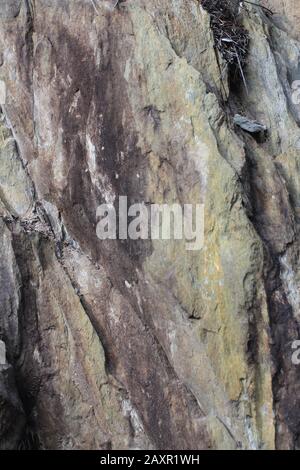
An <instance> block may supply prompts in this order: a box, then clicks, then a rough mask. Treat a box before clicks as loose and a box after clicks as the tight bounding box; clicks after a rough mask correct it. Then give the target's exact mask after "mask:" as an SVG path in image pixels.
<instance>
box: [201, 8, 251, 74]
mask: <svg viewBox="0 0 300 470" xmlns="http://www.w3.org/2000/svg"><path fill="white" fill-rule="evenodd" d="M200 2H201V5H202V7H203V8H204V9H205V10H207V11H208V13H209V14H210V17H211V28H212V31H213V34H214V39H215V46H216V48H217V49H218V51H219V52H220V54H221V55H222V57H223V59H224V60H225V61H226V62H227V63H228V64H229V65H230V66H232V67H234V68H235V69H236V68H238V69H239V70H240V72H241V74H243V72H242V68H243V66H244V65H245V64H246V59H247V54H248V50H249V35H248V33H247V31H246V30H245V29H244V28H243V27H242V26H241V24H240V22H239V19H238V11H237V10H238V5H239V2H238V1H236V0H202V1H201V0H200Z"/></svg>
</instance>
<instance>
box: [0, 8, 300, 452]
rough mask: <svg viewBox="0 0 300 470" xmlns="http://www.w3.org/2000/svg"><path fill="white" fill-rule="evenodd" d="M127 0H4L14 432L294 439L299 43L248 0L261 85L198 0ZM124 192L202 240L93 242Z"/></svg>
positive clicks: (257, 444) (297, 430) (2, 420)
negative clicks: (187, 207) (197, 227)
mask: <svg viewBox="0 0 300 470" xmlns="http://www.w3.org/2000/svg"><path fill="white" fill-rule="evenodd" d="M112 3H116V2H103V1H100V0H98V1H96V0H95V1H94V2H92V1H89V0H75V1H74V0H72V1H71V0H51V1H49V0H35V1H34V0H33V1H31V0H28V1H24V2H21V1H17V0H9V1H8V0H5V1H4V0H3V1H1V2H0V83H1V84H2V85H1V86H2V90H5V93H4V91H2V96H3V95H4V94H5V102H3V103H2V105H1V109H2V111H1V122H0V215H1V220H0V228H1V230H0V247H1V258H0V279H1V282H0V348H1V349H0V359H1V360H0V405H1V406H0V409H1V412H0V447H1V448H7V449H11V448H19V449H22V448H38V449H209V448H215V449H274V448H278V449H295V448H300V439H299V436H300V403H299V397H300V366H297V365H294V364H293V362H292V355H293V349H292V344H293V342H294V341H295V340H298V339H300V338H299V334H300V331H299V322H300V294H299V292H300V290H299V282H300V271H299V264H300V260H299V256H300V244H299V221H300V178H299V171H300V129H299V123H300V108H299V104H298V103H297V100H295V87H294V83H295V81H297V80H300V72H299V57H300V43H299V42H297V40H296V36H294V35H290V34H289V33H288V32H286V31H288V29H287V30H284V29H282V28H281V27H280V25H279V24H278V22H277V21H275V20H274V18H272V17H269V16H267V15H266V14H265V13H264V12H263V10H262V9H261V8H260V7H259V6H255V5H251V4H249V3H244V4H243V5H242V6H241V8H240V12H239V16H238V21H239V22H240V24H241V25H242V26H243V28H245V30H246V31H247V32H248V34H249V38H250V50H249V54H248V59H247V66H246V67H245V69H244V75H245V77H244V81H245V82H246V85H247V90H246V88H245V84H244V81H243V80H242V77H241V76H240V75H239V73H238V72H237V71H235V73H232V71H230V70H229V68H228V67H227V66H226V63H225V61H224V59H222V57H221V56H220V55H219V54H218V53H217V52H216V49H215V47H214V37H213V32H212V30H211V27H210V16H209V13H208V12H207V11H206V10H204V9H203V8H202V7H201V2H198V1H196V0H189V1H187V0H170V1H168V2H166V1H165V0H152V1H151V2H149V1H146V0H126V1H119V2H118V5H116V6H115V7H114V8H111V4H112ZM278 3H280V2H276V1H275V0H274V1H273V0H272V1H271V0H270V1H269V2H268V6H270V7H273V6H274V10H276V9H277V5H278ZM281 3H284V4H285V7H286V8H287V7H290V6H295V2H294V1H293V0H290V1H288V0H287V1H285V2H281ZM265 4H266V3H265ZM112 6H113V5H112ZM297 11H298V10H297V7H295V15H294V16H293V18H292V20H293V21H296V20H295V18H296V17H297V14H296V13H297ZM294 26H296V23H294ZM221 77H222V78H221ZM2 100H3V98H2ZM3 101H4V100H3ZM236 114H240V115H242V116H245V115H246V116H247V117H248V118H249V119H250V120H252V121H254V122H255V121H257V122H260V123H264V125H265V126H266V128H267V133H266V135H265V137H264V138H263V139H258V138H256V137H255V135H250V134H248V133H246V132H244V131H242V130H241V129H239V128H238V127H236V126H235V125H234V115H236ZM121 195H126V196H128V199H129V201H130V203H133V202H140V201H145V202H146V203H147V204H153V203H157V204H163V203H164V204H172V203H175V202H179V203H191V204H200V203H201V204H204V208H205V237H204V247H203V248H202V250H200V251H187V250H186V246H185V242H184V241H179V240H171V241H163V240H152V241H150V240H139V241H134V240H131V241H129V240H125V241H124V240H106V241H100V240H99V239H98V238H97V235H96V224H97V218H96V209H97V207H98V206H99V205H100V204H101V203H104V202H106V203H116V202H117V200H118V197H119V196H121Z"/></svg>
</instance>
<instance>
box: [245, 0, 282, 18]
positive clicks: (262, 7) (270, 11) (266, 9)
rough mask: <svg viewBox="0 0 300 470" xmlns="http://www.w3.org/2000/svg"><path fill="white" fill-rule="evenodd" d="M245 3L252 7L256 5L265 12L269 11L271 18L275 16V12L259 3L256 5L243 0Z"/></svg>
mask: <svg viewBox="0 0 300 470" xmlns="http://www.w3.org/2000/svg"><path fill="white" fill-rule="evenodd" d="M242 1H243V2H244V3H249V4H250V5H255V6H256V7H260V8H261V9H262V10H265V11H267V12H268V13H270V15H271V16H273V15H274V13H273V11H272V10H270V9H269V8H267V7H264V6H263V5H259V4H258V3H255V2H250V1H249V0H242Z"/></svg>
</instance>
